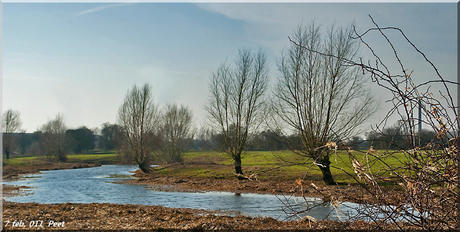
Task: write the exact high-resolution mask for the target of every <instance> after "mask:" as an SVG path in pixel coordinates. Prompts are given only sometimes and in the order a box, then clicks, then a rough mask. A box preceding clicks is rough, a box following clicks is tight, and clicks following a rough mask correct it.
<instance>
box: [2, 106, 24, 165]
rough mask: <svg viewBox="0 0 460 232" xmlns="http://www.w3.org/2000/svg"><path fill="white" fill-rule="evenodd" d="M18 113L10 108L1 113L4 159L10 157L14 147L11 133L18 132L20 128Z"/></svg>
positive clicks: (14, 141) (14, 143)
mask: <svg viewBox="0 0 460 232" xmlns="http://www.w3.org/2000/svg"><path fill="white" fill-rule="evenodd" d="M19 116H20V113H19V112H18V111H14V110H12V109H9V110H7V111H6V112H5V113H3V125H2V126H3V152H4V153H5V155H6V159H9V158H10V154H11V152H12V151H13V150H14V149H15V148H16V140H15V138H14V136H13V133H15V132H18V131H19V129H20V128H21V125H22V123H21V119H20V118H19Z"/></svg>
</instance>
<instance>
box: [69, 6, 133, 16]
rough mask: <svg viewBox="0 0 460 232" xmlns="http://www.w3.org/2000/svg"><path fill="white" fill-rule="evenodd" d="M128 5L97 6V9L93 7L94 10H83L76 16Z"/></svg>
mask: <svg viewBox="0 0 460 232" xmlns="http://www.w3.org/2000/svg"><path fill="white" fill-rule="evenodd" d="M129 4H132V3H117V4H111V5H104V6H98V7H94V8H91V9H89V10H85V11H82V12H80V13H77V16H81V15H85V14H92V13H95V12H99V11H101V10H106V9H110V8H114V7H121V6H126V5H129Z"/></svg>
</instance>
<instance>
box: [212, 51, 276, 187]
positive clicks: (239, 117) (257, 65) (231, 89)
mask: <svg viewBox="0 0 460 232" xmlns="http://www.w3.org/2000/svg"><path fill="white" fill-rule="evenodd" d="M267 85H268V67H267V57H266V55H265V53H264V52H263V51H262V50H259V51H258V53H256V54H254V55H253V54H252V53H251V51H250V50H249V49H240V50H239V55H238V57H237V59H236V60H235V66H234V67H232V66H229V65H227V64H225V63H224V64H222V65H221V66H220V67H219V68H218V69H217V71H216V72H213V73H212V75H211V82H210V84H209V90H210V93H211V94H210V97H209V100H208V103H207V105H205V109H206V111H207V112H208V113H209V116H210V120H211V122H212V123H213V125H214V126H215V128H216V130H217V131H218V133H221V135H222V137H223V140H224V142H223V143H224V151H225V152H226V153H227V154H229V155H230V156H231V157H232V158H233V160H234V161H235V162H234V164H235V172H236V174H237V175H238V178H239V179H240V178H241V175H242V174H243V170H242V168H241V153H242V152H243V151H244V150H245V148H246V147H247V146H248V145H249V144H250V136H251V134H253V133H254V132H256V131H257V130H258V128H259V126H260V124H261V123H262V122H263V120H264V117H265V109H266V106H265V105H266V104H265V103H266V98H265V92H266V90H267Z"/></svg>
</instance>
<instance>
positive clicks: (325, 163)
mask: <svg viewBox="0 0 460 232" xmlns="http://www.w3.org/2000/svg"><path fill="white" fill-rule="evenodd" d="M319 164H320V165H318V167H319V169H320V170H321V173H322V174H323V181H324V183H325V184H327V185H336V184H337V183H336V182H335V181H334V178H332V173H331V169H330V166H331V161H329V156H326V157H323V158H322V159H321V160H320V161H319Z"/></svg>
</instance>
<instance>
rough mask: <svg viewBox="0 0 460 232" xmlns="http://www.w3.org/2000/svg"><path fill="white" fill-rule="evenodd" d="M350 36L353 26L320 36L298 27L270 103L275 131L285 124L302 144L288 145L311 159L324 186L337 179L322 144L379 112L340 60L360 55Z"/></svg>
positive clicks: (316, 30) (311, 29) (361, 80)
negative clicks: (333, 174) (321, 176)
mask: <svg viewBox="0 0 460 232" xmlns="http://www.w3.org/2000/svg"><path fill="white" fill-rule="evenodd" d="M352 33H353V30H352V27H348V28H342V27H339V28H334V27H331V28H330V29H329V30H328V33H327V35H326V36H325V37H323V34H322V33H321V30H320V27H319V26H317V25H315V24H314V23H311V24H310V25H309V26H302V25H301V26H299V27H298V29H297V30H296V31H295V32H294V35H293V38H292V44H291V46H290V48H289V49H288V50H287V51H286V52H284V53H283V55H282V57H281V59H280V61H279V64H278V68H279V71H280V77H279V79H278V82H277V85H276V87H275V90H274V96H275V98H274V100H273V104H272V106H273V113H274V115H275V120H274V124H275V126H276V127H278V128H283V127H286V126H287V127H288V128H290V129H292V131H293V132H294V134H297V135H299V136H300V138H301V143H302V144H300V146H299V144H290V145H289V147H291V150H293V151H294V152H295V153H297V154H299V155H301V156H304V157H308V158H311V159H313V160H314V164H316V165H317V166H318V167H319V169H320V170H321V172H322V175H323V180H324V182H325V183H326V184H328V185H331V184H335V181H334V179H333V177H332V174H331V171H330V164H331V162H330V161H329V156H330V154H331V152H330V151H329V150H328V149H326V144H328V142H340V141H342V140H343V139H346V138H349V137H350V136H352V135H354V133H355V132H356V129H357V128H358V127H359V126H360V125H361V124H362V123H363V122H364V121H366V120H367V119H368V118H369V117H370V116H371V115H372V114H373V113H374V112H375V111H376V109H377V104H376V103H375V100H374V98H373V97H372V96H371V94H370V90H369V89H368V88H366V79H364V76H363V75H362V72H361V73H360V71H361V70H359V69H358V68H357V67H352V66H348V65H347V64H346V63H344V61H343V60H344V59H354V58H355V57H356V56H357V53H358V46H357V44H356V43H355V42H354V40H353V39H352V38H351V35H352ZM305 48H307V49H305ZM313 51H317V52H320V53H324V54H328V55H329V56H322V55H320V54H319V53H317V52H313ZM328 145H334V143H329V144H328Z"/></svg>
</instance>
